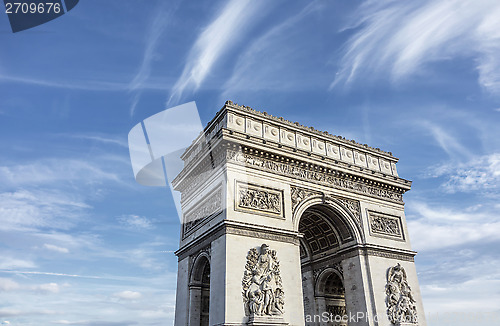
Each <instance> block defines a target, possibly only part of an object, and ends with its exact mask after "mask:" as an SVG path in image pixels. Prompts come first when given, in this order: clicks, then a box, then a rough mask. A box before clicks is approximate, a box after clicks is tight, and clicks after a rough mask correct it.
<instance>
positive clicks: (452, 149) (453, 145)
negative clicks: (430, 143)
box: [420, 121, 472, 159]
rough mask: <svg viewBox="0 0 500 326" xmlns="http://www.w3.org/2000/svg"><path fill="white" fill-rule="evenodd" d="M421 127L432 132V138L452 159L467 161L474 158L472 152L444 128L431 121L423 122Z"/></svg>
mask: <svg viewBox="0 0 500 326" xmlns="http://www.w3.org/2000/svg"><path fill="white" fill-rule="evenodd" d="M420 125H422V126H423V127H424V128H425V129H427V130H428V131H430V133H431V135H432V137H433V138H434V140H435V141H436V142H437V143H438V145H439V147H441V148H442V149H443V151H445V152H446V153H447V154H448V155H449V156H450V157H453V158H459V159H462V158H466V159H467V158H471V157H472V154H471V153H470V151H469V150H467V149H466V148H465V147H464V146H463V145H462V144H460V142H459V141H458V140H457V138H456V137H454V136H452V135H451V134H450V133H449V132H447V131H446V130H444V129H443V128H442V127H440V126H438V125H436V124H434V123H432V122H430V121H421V122H420Z"/></svg>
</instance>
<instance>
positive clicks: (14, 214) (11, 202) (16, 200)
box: [0, 190, 90, 230]
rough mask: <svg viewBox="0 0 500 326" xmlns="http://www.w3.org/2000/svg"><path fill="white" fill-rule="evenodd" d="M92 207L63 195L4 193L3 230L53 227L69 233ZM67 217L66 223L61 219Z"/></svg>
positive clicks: (0, 208)
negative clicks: (75, 223)
mask: <svg viewBox="0 0 500 326" xmlns="http://www.w3.org/2000/svg"><path fill="white" fill-rule="evenodd" d="M87 208H90V206H89V205H87V204H86V203H84V202H83V201H81V200H80V199H79V198H76V196H74V195H72V194H66V193H63V192H61V191H48V190H45V191H39V190H37V191H27V190H19V191H15V192H4V193H0V219H1V220H2V223H1V224H0V230H22V229H26V228H36V227H50V228H54V229H57V228H62V229H66V228H68V227H70V226H71V225H72V223H74V219H75V218H76V217H78V216H80V215H79V214H81V211H82V210H84V209H87ZM62 216H64V217H65V218H64V219H61V217H62Z"/></svg>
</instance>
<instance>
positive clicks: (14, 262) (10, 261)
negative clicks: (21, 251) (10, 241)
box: [0, 256, 36, 269]
mask: <svg viewBox="0 0 500 326" xmlns="http://www.w3.org/2000/svg"><path fill="white" fill-rule="evenodd" d="M35 267H36V264H35V263H34V262H32V261H31V260H25V259H19V258H12V257H6V256H2V257H1V259H0V269H15V268H35Z"/></svg>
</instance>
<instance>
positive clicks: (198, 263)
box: [189, 255, 210, 326]
mask: <svg viewBox="0 0 500 326" xmlns="http://www.w3.org/2000/svg"><path fill="white" fill-rule="evenodd" d="M209 317H210V262H209V260H208V258H207V257H206V256H205V255H201V256H199V257H197V258H196V260H195V262H194V265H193V268H192V273H191V280H190V283H189V325H193V326H198V325H199V326H208V325H209V320H210V318H209Z"/></svg>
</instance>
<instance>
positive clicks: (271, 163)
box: [226, 149, 404, 204]
mask: <svg viewBox="0 0 500 326" xmlns="http://www.w3.org/2000/svg"><path fill="white" fill-rule="evenodd" d="M226 157H227V158H228V160H230V161H232V162H234V163H236V164H241V165H244V166H249V167H253V168H256V169H259V170H262V171H266V172H271V173H274V174H279V175H283V176H287V177H292V178H294V179H300V180H305V181H309V182H313V183H317V184H322V185H327V186H329V187H333V188H335V189H340V190H347V191H351V192H355V193H358V194H361V195H366V196H371V197H375V198H381V199H383V200H387V201H391V202H395V203H399V204H401V203H403V195H402V192H404V191H403V190H402V191H401V192H396V191H395V190H390V189H383V188H380V187H375V186H370V185H367V184H365V183H364V182H363V180H364V178H362V177H356V176H353V175H350V174H347V173H342V172H339V171H334V170H330V169H328V168H323V167H319V166H314V165H312V164H304V163H300V162H298V161H297V162H296V163H283V162H280V161H275V160H271V159H268V158H264V157H259V156H257V155H252V154H249V153H244V152H241V151H237V150H236V151H235V150H232V149H228V155H227V156H226ZM301 165H303V166H305V165H307V166H310V167H311V168H310V169H307V168H304V167H301ZM324 171H328V172H324ZM381 185H382V184H381ZM394 188H395V187H394ZM395 189H397V188H395Z"/></svg>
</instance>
